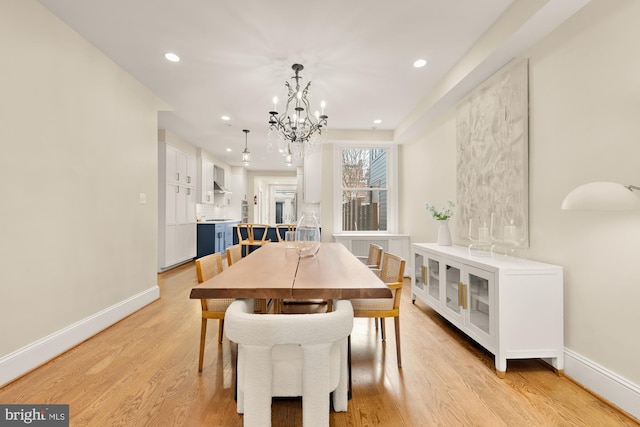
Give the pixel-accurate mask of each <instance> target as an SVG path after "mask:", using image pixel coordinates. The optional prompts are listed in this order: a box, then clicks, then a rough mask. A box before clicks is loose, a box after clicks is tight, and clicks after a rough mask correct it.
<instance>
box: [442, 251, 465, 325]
mask: <svg viewBox="0 0 640 427" xmlns="http://www.w3.org/2000/svg"><path fill="white" fill-rule="evenodd" d="M445 268H446V269H447V271H446V277H447V281H446V285H447V286H446V289H447V290H446V297H447V308H448V309H449V310H451V311H453V312H454V313H456V314H458V315H459V314H460V313H461V311H462V296H461V294H460V289H461V286H460V268H458V267H454V266H452V265H448V264H447V265H446V267H445Z"/></svg>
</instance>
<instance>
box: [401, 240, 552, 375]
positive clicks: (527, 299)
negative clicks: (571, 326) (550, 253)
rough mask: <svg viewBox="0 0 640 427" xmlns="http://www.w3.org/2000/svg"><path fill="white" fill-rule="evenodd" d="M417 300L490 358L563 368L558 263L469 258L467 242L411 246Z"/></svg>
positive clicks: (502, 367) (500, 364) (500, 369)
mask: <svg viewBox="0 0 640 427" xmlns="http://www.w3.org/2000/svg"><path fill="white" fill-rule="evenodd" d="M411 253H412V260H413V271H412V275H411V276H412V280H411V291H412V300H413V302H414V303H415V301H416V299H419V300H421V301H423V302H425V303H426V304H427V305H429V306H430V307H431V308H433V309H434V310H435V311H436V312H438V313H439V314H440V315H441V316H442V317H444V318H445V319H447V320H448V321H449V322H451V323H452V324H453V325H454V326H455V327H457V328H458V329H460V331H462V332H464V333H465V334H466V335H468V336H469V337H470V338H471V339H473V340H474V341H476V342H477V343H478V344H480V345H482V346H483V347H484V348H486V349H487V350H488V351H490V352H491V353H493V354H494V356H495V366H496V373H497V375H498V376H499V377H501V378H503V377H504V375H505V372H506V369H507V359H524V358H542V359H544V360H546V361H547V362H548V363H550V364H551V365H552V366H553V367H554V368H555V369H556V370H557V372H558V373H560V374H562V373H563V370H564V357H563V354H564V342H563V340H564V338H563V336H564V335H563V327H564V324H563V270H562V267H560V266H556V265H551V264H545V263H541V262H536V261H531V260H525V259H521V258H515V257H504V256H500V257H490V256H485V257H483V256H471V255H469V251H468V248H467V247H466V246H439V245H437V244H431V243H414V244H413V245H412V250H411Z"/></svg>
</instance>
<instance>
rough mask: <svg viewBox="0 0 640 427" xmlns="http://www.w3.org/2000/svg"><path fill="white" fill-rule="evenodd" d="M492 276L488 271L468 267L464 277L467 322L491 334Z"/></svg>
mask: <svg viewBox="0 0 640 427" xmlns="http://www.w3.org/2000/svg"><path fill="white" fill-rule="evenodd" d="M492 278H493V275H491V274H490V273H487V272H485V271H482V270H478V269H470V270H469V271H468V273H467V277H466V280H467V283H468V287H469V288H468V294H469V295H468V298H469V300H468V304H469V306H468V308H469V323H470V324H471V325H473V326H474V327H476V328H478V329H480V330H481V331H482V332H484V333H486V334H487V335H491V301H492V300H493V295H491V294H492V293H493V287H492V286H490V280H493V279H492Z"/></svg>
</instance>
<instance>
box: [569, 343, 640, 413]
mask: <svg viewBox="0 0 640 427" xmlns="http://www.w3.org/2000/svg"><path fill="white" fill-rule="evenodd" d="M564 364H565V373H566V374H567V376H569V377H571V378H573V379H574V380H575V381H577V382H578V383H580V385H582V386H584V387H586V388H588V389H589V390H591V391H592V392H594V393H595V394H597V395H598V396H600V397H602V398H604V399H606V400H608V401H609V402H611V403H612V404H614V405H616V406H617V407H618V408H620V409H622V410H623V411H625V412H627V413H629V414H631V415H632V416H633V417H635V418H637V419H640V387H639V386H638V385H636V384H633V383H632V382H630V381H628V380H626V379H625V378H623V377H621V376H619V375H617V374H615V373H613V372H611V371H609V370H608V369H605V368H603V367H602V366H600V365H598V364H596V363H594V362H593V361H591V360H589V359H587V358H585V357H583V356H581V355H579V354H578V353H575V352H573V351H571V350H569V349H567V348H565V350H564Z"/></svg>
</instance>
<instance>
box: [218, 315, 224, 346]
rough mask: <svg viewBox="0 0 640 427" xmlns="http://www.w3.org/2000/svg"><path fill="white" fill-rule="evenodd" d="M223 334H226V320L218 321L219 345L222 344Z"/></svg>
mask: <svg viewBox="0 0 640 427" xmlns="http://www.w3.org/2000/svg"><path fill="white" fill-rule="evenodd" d="M222 332H224V319H220V320H218V343H220V344H222Z"/></svg>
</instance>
